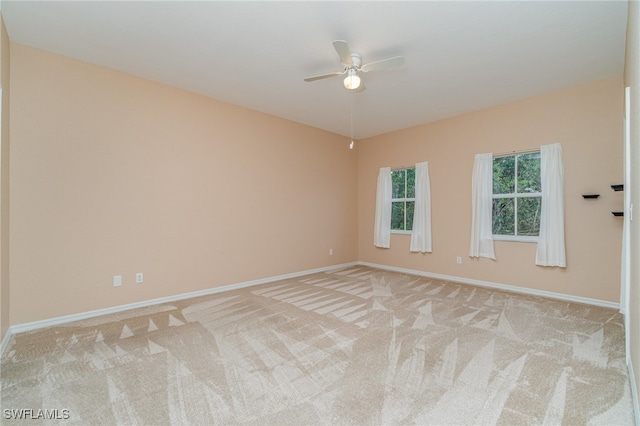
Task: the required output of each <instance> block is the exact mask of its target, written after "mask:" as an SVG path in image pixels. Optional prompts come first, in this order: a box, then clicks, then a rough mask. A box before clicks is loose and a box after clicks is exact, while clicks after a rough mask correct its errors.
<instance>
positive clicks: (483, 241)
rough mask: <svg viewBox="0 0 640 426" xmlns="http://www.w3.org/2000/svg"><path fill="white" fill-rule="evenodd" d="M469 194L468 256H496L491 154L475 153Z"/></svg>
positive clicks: (492, 257) (490, 257) (493, 257)
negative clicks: (492, 211) (492, 220)
mask: <svg viewBox="0 0 640 426" xmlns="http://www.w3.org/2000/svg"><path fill="white" fill-rule="evenodd" d="M471 185H472V195H471V197H472V198H471V244H470V246H469V256H470V257H487V258H489V259H494V260H495V258H496V254H495V252H494V249H493V230H492V223H491V209H492V205H493V154H492V153H487V154H476V157H475V161H474V163H473V177H472V182H471Z"/></svg>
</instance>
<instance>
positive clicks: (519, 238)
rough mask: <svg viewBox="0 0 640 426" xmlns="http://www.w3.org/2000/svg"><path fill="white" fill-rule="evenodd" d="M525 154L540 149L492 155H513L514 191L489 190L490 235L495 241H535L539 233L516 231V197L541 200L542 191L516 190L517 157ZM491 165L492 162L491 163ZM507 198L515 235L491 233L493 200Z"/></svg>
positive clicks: (537, 151) (537, 152) (500, 156)
mask: <svg viewBox="0 0 640 426" xmlns="http://www.w3.org/2000/svg"><path fill="white" fill-rule="evenodd" d="M527 154H540V150H531V151H523V152H517V153H513V154H501V155H495V156H493V159H492V161H494V160H495V159H496V158H506V157H514V176H515V179H514V185H513V189H514V191H515V192H512V193H507V194H495V193H494V192H493V189H492V191H491V200H492V203H491V204H492V210H491V216H492V217H491V218H492V226H491V228H492V229H491V235H492V236H493V239H494V240H495V241H515V242H523V243H537V242H538V239H539V238H540V235H517V233H518V199H520V198H540V200H541V201H542V191H539V192H518V183H517V182H518V157H519V156H522V155H527ZM492 165H493V163H492ZM492 187H493V186H492ZM501 198H508V199H513V200H514V203H513V221H514V224H513V225H514V232H515V233H516V235H504V234H494V233H493V200H495V199H501ZM538 234H540V228H538Z"/></svg>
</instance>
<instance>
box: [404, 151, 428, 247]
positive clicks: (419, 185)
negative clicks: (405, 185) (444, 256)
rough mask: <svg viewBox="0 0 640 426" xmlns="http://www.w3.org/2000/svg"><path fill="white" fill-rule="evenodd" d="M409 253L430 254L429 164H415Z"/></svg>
mask: <svg viewBox="0 0 640 426" xmlns="http://www.w3.org/2000/svg"><path fill="white" fill-rule="evenodd" d="M409 251H412V252H422V253H431V183H430V182H429V163H428V162H427V161H425V162H422V163H416V201H415V207H414V210H413V227H412V230H411V246H410V248H409Z"/></svg>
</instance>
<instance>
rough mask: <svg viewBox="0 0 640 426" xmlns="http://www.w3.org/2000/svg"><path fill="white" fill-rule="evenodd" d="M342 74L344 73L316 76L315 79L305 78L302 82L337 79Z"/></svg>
mask: <svg viewBox="0 0 640 426" xmlns="http://www.w3.org/2000/svg"><path fill="white" fill-rule="evenodd" d="M342 74H344V72H332V73H329V74H322V75H316V76H315V77H307V78H305V79H304V81H316V80H322V79H323V78H331V77H337V76H339V75H342Z"/></svg>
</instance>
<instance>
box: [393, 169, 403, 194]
mask: <svg viewBox="0 0 640 426" xmlns="http://www.w3.org/2000/svg"><path fill="white" fill-rule="evenodd" d="M405 175H406V170H392V171H391V186H392V192H391V198H405V196H404V194H405Z"/></svg>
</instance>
